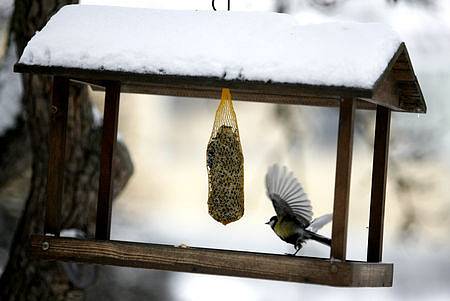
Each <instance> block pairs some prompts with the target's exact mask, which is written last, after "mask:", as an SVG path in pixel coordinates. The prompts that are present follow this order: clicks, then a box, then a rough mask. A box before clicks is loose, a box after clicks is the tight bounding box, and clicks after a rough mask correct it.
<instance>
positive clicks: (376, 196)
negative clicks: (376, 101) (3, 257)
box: [367, 106, 391, 262]
mask: <svg viewBox="0 0 450 301" xmlns="http://www.w3.org/2000/svg"><path fill="white" fill-rule="evenodd" d="M390 124H391V110H390V109H388V108H385V107H382V106H377V117H376V126H375V143H374V152H373V169H372V192H371V198H370V219H369V239H368V244H367V261H368V262H380V261H381V260H382V255H383V224H384V202H385V197H386V178H387V166H388V154H389V133H390Z"/></svg>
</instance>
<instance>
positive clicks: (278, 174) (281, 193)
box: [266, 164, 313, 227]
mask: <svg viewBox="0 0 450 301" xmlns="http://www.w3.org/2000/svg"><path fill="white" fill-rule="evenodd" d="M266 189H267V196H268V197H269V199H270V200H271V201H272V204H273V207H274V208H275V212H276V213H277V216H278V217H281V216H289V217H291V218H294V219H296V220H297V221H299V222H300V223H301V224H302V225H303V226H304V227H308V226H309V224H310V223H311V220H312V215H313V213H312V206H311V201H310V200H309V199H308V196H307V195H306V193H305V191H304V190H303V187H302V185H301V184H300V183H299V182H298V181H297V179H296V178H295V176H294V174H293V173H292V172H289V171H288V170H287V168H286V167H285V166H284V167H283V168H281V167H280V166H279V165H278V164H274V165H272V166H271V167H269V170H268V171H267V174H266Z"/></svg>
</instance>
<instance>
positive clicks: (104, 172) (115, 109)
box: [95, 81, 120, 240]
mask: <svg viewBox="0 0 450 301" xmlns="http://www.w3.org/2000/svg"><path fill="white" fill-rule="evenodd" d="M105 86H106V87H105V88H106V89H105V109H104V113H103V130H102V146H101V147H102V148H101V155H100V156H101V157H100V180H99V188H98V203H97V224H96V229H95V238H96V239H101V240H109V237H110V232H111V209H112V194H113V183H112V181H113V170H112V166H113V164H112V163H113V155H114V149H115V147H116V141H117V125H118V123H119V100H120V82H116V81H114V82H107V83H106V85H105Z"/></svg>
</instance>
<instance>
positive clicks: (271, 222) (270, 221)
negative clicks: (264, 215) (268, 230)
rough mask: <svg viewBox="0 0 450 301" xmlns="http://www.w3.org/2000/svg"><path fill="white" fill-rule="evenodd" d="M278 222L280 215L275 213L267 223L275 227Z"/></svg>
mask: <svg viewBox="0 0 450 301" xmlns="http://www.w3.org/2000/svg"><path fill="white" fill-rule="evenodd" d="M277 222H278V217H277V216H276V215H275V216H272V217H271V218H270V220H269V221H268V222H267V223H266V225H270V227H272V229H273V227H275V224H276V223H277Z"/></svg>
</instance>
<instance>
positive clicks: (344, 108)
mask: <svg viewBox="0 0 450 301" xmlns="http://www.w3.org/2000/svg"><path fill="white" fill-rule="evenodd" d="M355 107H356V100H354V99H351V98H343V99H342V100H341V103H340V111H339V131H338V142H337V157H336V179H335V187H334V207H333V228H332V235H331V258H335V259H340V260H345V258H346V250H347V224H348V207H349V197H350V178H351V171H352V151H353V123H354V118H355Z"/></svg>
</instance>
